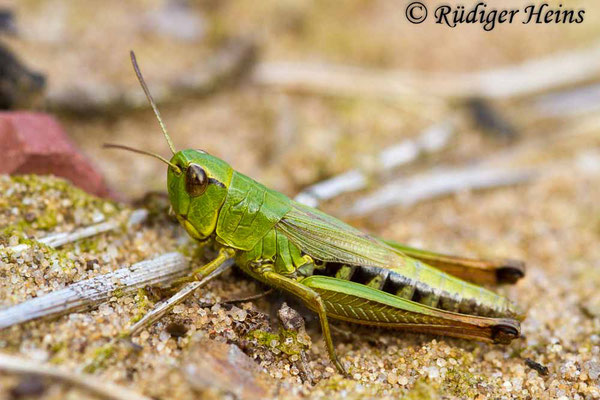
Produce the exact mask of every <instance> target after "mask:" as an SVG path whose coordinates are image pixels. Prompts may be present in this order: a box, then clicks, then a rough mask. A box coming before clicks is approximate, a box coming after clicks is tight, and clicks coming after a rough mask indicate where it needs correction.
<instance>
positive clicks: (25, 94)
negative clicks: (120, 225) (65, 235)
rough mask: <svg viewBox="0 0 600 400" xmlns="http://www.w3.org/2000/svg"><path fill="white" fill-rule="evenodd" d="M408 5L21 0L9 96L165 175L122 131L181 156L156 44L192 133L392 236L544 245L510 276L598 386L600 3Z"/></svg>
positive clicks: (541, 339) (117, 165)
mask: <svg viewBox="0 0 600 400" xmlns="http://www.w3.org/2000/svg"><path fill="white" fill-rule="evenodd" d="M408 3H409V1H388V0H380V1H366V0H349V1H342V2H339V1H336V2H320V1H310V0H308V1H301V0H277V1H270V0H267V1H260V2H255V1H227V0H225V1H217V0H196V1H193V0H189V1H186V0H140V1H134V0H130V1H119V0H105V1H102V2H98V1H77V2H74V1H66V0H47V1H34V0H19V1H16V0H15V1H7V0H4V1H2V2H0V5H1V7H0V8H1V9H2V13H1V15H0V24H1V27H2V28H1V29H2V33H1V34H0V46H1V48H2V52H3V54H4V55H2V57H4V58H3V60H4V61H2V62H1V65H3V66H4V68H0V72H1V73H2V74H4V75H3V76H0V80H2V82H0V89H1V90H3V96H4V98H3V99H0V102H1V104H3V107H4V108H5V109H13V110H37V111H44V112H48V113H51V114H52V115H54V116H55V117H56V118H57V119H58V120H59V122H60V123H61V125H62V127H63V129H64V131H65V132H66V133H67V135H68V136H69V137H70V139H71V140H73V141H74V142H75V143H76V145H77V146H78V147H79V148H80V149H81V151H82V152H83V153H85V154H86V155H87V156H89V157H90V158H91V160H92V162H93V165H94V166H95V167H96V168H97V169H98V171H100V173H101V174H102V175H104V177H105V179H106V182H107V185H108V186H110V187H111V188H112V193H113V195H114V196H115V197H117V198H119V199H121V200H126V201H129V200H135V199H139V198H140V197H142V196H143V195H144V194H146V193H147V192H150V191H164V190H165V181H166V173H165V166H164V164H162V163H160V162H158V161H156V160H154V159H151V158H148V157H143V156H138V155H135V154H132V153H126V152H120V151H116V150H105V149H102V147H101V146H102V144H103V143H105V142H113V143H119V144H126V145H130V146H133V147H136V148H141V149H144V150H148V151H153V152H157V153H159V154H162V155H164V156H167V155H168V154H169V151H168V147H167V144H166V143H165V141H164V138H163V136H162V134H161V132H160V128H159V126H158V123H157V121H156V119H155V117H154V115H153V113H152V111H151V109H150V107H149V105H148V104H147V102H146V100H145V98H144V95H143V92H142V90H141V88H140V87H139V84H138V82H137V79H136V77H135V75H134V73H133V70H132V68H131V63H130V59H129V50H135V52H136V54H137V59H138V62H139V64H140V67H141V69H142V71H143V73H144V76H145V79H146V81H147V83H148V85H149V87H150V90H151V92H152V93H153V95H154V96H155V98H156V100H157V103H158V105H159V108H160V110H161V113H162V117H163V119H164V121H165V123H166V125H167V127H168V129H169V132H170V134H171V136H172V138H173V141H174V143H175V146H176V147H177V149H184V148H200V149H203V150H206V151H208V152H209V153H211V154H214V155H217V156H219V157H221V158H222V159H224V160H226V161H227V162H229V163H230V164H231V165H232V166H233V167H234V168H235V169H237V170H239V171H241V172H243V173H245V174H247V175H250V176H251V177H253V178H255V179H257V180H259V181H261V182H262V183H264V184H266V185H267V186H269V187H272V188H275V189H277V190H279V191H282V192H283V193H285V194H287V195H289V196H290V197H295V196H299V197H298V199H300V200H302V201H305V202H306V203H308V204H311V205H318V206H319V207H321V208H323V209H324V210H326V211H328V212H329V213H331V214H333V215H335V216H338V217H342V218H344V219H345V220H347V221H351V222H353V223H354V224H355V225H357V226H360V227H361V228H363V229H366V230H368V231H370V232H374V233H376V234H378V235H384V236H387V237H390V238H392V239H395V240H399V241H403V242H406V243H409V244H412V245H415V246H423V247H426V248H430V249H433V250H438V251H444V252H449V253H457V254H465V255H474V256H504V257H511V258H519V259H523V260H526V262H527V264H528V268H529V269H528V272H527V274H528V275H527V277H526V278H525V280H524V281H523V282H521V283H520V284H519V285H518V286H517V287H513V288H503V289H502V291H503V293H505V294H508V295H509V296H510V297H511V298H513V299H515V300H516V301H517V302H518V303H520V304H521V305H522V306H523V307H524V308H525V309H528V310H529V314H528V316H527V320H526V322H525V323H524V326H523V332H524V334H525V336H526V339H525V344H524V345H523V346H524V348H525V349H526V350H525V352H527V351H531V353H527V354H537V355H538V356H539V357H542V359H543V360H545V361H546V362H547V363H549V365H550V368H551V370H552V371H554V372H553V373H555V374H556V375H554V378H556V379H566V381H561V382H562V383H560V384H563V385H564V384H565V383H564V382H567V383H566V385H567V387H569V388H571V386H570V385H571V384H573V385H574V386H572V388H574V389H573V391H570V392H569V391H567V389H565V388H564V387H563V388H562V389H560V388H559V383H556V384H555V386H552V385H551V384H550V382H548V386H549V387H553V388H554V389H553V390H554V392H553V393H554V394H555V395H556V396H557V397H559V396H560V395H564V394H568V395H569V397H568V398H573V397H571V396H573V395H574V394H576V393H586V392H585V391H583V392H582V391H580V392H578V390H580V389H577V387H576V386H575V385H576V383H577V382H579V380H578V379H579V378H578V376H579V375H573V376H570V375H568V374H569V373H570V372H569V371H570V370H569V368H570V367H569V365H575V366H576V368H575V369H576V370H578V371H587V369H586V368H588V367H585V365H587V364H585V362H587V361H585V360H586V358H585V356H584V358H582V359H581V360H580V361H577V357H580V356H581V353H579V350H578V349H579V348H581V347H582V346H583V347H586V346H587V348H588V350H589V351H590V352H592V351H594V350H593V349H594V348H595V349H596V350H595V351H596V352H598V334H599V332H600V296H599V295H598V293H597V287H598V285H600V277H599V275H600V274H598V268H600V265H599V261H598V260H600V250H598V246H597V241H598V239H599V235H600V205H598V202H597V199H598V198H599V197H598V196H599V195H600V189H599V188H598V186H599V185H598V182H600V147H599V146H600V114H599V111H600V12H599V11H600V5H599V4H598V3H597V2H592V1H568V2H558V1H550V2H548V4H549V5H550V6H551V7H559V5H560V4H563V3H564V5H562V6H561V7H563V8H573V9H584V10H585V19H584V21H583V22H582V23H579V24H575V23H573V24H563V23H558V24H554V23H550V24H522V23H520V20H519V19H517V21H516V22H515V23H513V24H500V25H497V26H496V27H495V28H494V29H493V30H492V31H484V30H483V29H482V27H481V25H480V24H462V25H460V26H458V27H456V28H449V27H447V26H444V25H439V24H435V23H434V21H433V15H432V13H433V9H434V8H435V7H437V6H439V5H440V4H441V3H438V2H435V1H426V2H425V5H426V6H427V7H429V10H430V11H429V16H428V19H427V20H425V21H424V22H423V23H421V24H412V23H409V22H408V21H407V19H406V16H405V9H406V7H407V5H408ZM446 3H448V4H451V5H457V4H459V3H460V2H455V1H450V2H446ZM488 3H489V4H488V8H491V7H503V8H512V7H515V8H521V9H522V8H523V6H524V4H525V3H524V2H523V1H502V2H500V1H489V2H488ZM469 4H470V3H469ZM473 4H475V3H474V2H473ZM17 61H18V62H17ZM9 67H10V68H9ZM15 82H16V83H15ZM558 303H560V307H558V306H557V304H558ZM557 343H560V345H561V346H562V347H561V350H560V351H557V352H554V353H552V351H553V350H552V351H551V346H554V345H556V344H557ZM544 346H547V347H544ZM536 352H537V353H536ZM561 352H562V353H561ZM587 354H588V355H589V353H587ZM506 357H508V356H506ZM587 359H589V357H588V358H587ZM568 360H570V361H568ZM573 360H575V361H573ZM488 361H490V360H485V362H488ZM482 362H483V361H482ZM553 362H556V364H552V363H553ZM569 362H572V364H568V363H569ZM490 363H491V361H490ZM490 363H488V364H490ZM596 364H597V363H596ZM490 365H491V364H490ZM515 365H516V364H515ZM519 365H521V364H519ZM488 366H489V365H488ZM563 367H564V368H566V369H565V370H563V369H561V368H563ZM596 367H597V368H600V365H597V366H596ZM482 368H483V367H482ZM552 368H554V369H552ZM565 371H566V372H565ZM504 372H505V373H506V374H514V375H515V376H518V374H519V371H517V370H512V369H511V370H510V371H508V370H506V369H505V370H504ZM490 373H491V372H490ZM586 373H587V372H586ZM588 375H589V373H588ZM586 376H587V375H586ZM595 376H596V378H595V379H596V381H590V382H589V385H590V386H591V385H593V384H594V382H596V384H597V382H598V381H597V378H598V374H596V375H595ZM554 378H552V379H554ZM536 379H537V378H536ZM531 382H534V380H531ZM582 382H584V383H586V382H587V381H586V380H582ZM521 383H522V384H523V385H526V383H523V381H522V380H521ZM531 384H532V385H533V384H534V383H531ZM577 384H579V383H577ZM586 384H587V383H586ZM501 385H502V382H499V383H498V388H499V389H498V390H504V389H506V387H504V389H502V387H501ZM504 386H506V385H504ZM560 390H562V392H560ZM569 390H570V389H569ZM581 390H583V389H581ZM534 392H535V391H533V392H532V393H534ZM498 393H500V392H498ZM582 398H583V397H582Z"/></svg>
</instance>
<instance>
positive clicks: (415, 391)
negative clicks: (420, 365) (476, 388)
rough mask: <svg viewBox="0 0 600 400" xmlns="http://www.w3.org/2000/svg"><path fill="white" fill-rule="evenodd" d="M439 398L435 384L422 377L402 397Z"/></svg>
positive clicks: (409, 398)
mask: <svg viewBox="0 0 600 400" xmlns="http://www.w3.org/2000/svg"><path fill="white" fill-rule="evenodd" d="M439 398H441V396H440V394H439V388H438V387H437V385H434V384H432V383H431V382H427V381H425V380H424V379H419V380H417V381H416V382H415V385H414V386H413V388H412V389H411V390H410V391H409V392H408V393H407V394H406V395H405V396H404V397H403V399H405V400H425V399H439ZM470 398H474V397H470Z"/></svg>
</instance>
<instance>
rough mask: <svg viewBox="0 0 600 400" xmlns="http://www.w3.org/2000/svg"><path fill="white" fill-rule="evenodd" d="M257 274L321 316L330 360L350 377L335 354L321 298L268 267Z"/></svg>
mask: <svg viewBox="0 0 600 400" xmlns="http://www.w3.org/2000/svg"><path fill="white" fill-rule="evenodd" d="M255 272H256V273H257V274H259V275H260V277H261V278H262V280H263V281H264V282H265V283H267V284H268V285H270V286H273V287H274V288H277V289H282V290H285V291H286V292H288V293H291V294H293V295H295V296H297V297H299V298H300V299H301V300H302V301H303V302H304V303H305V304H306V305H307V306H308V307H309V308H310V309H311V310H313V311H315V312H316V313H317V314H318V315H319V321H321V330H322V331H323V338H324V339H325V344H326V345H327V352H328V353H329V358H331V362H333V364H334V365H335V366H336V368H337V369H338V371H339V372H340V373H341V374H343V375H346V376H348V372H346V368H344V365H343V364H342V363H341V362H340V360H339V359H338V358H337V356H336V354H335V348H334V347H333V340H332V339H331V331H330V330H329V322H328V321H327V313H326V311H325V305H324V304H323V300H322V299H321V296H320V295H319V294H318V293H317V292H315V291H314V290H312V289H311V288H309V287H307V286H304V285H303V284H302V283H300V282H298V281H296V280H294V279H292V278H288V277H286V276H283V275H280V274H278V273H276V272H274V271H273V270H272V269H270V267H269V266H268V265H263V266H261V267H260V268H259V269H258V270H255Z"/></svg>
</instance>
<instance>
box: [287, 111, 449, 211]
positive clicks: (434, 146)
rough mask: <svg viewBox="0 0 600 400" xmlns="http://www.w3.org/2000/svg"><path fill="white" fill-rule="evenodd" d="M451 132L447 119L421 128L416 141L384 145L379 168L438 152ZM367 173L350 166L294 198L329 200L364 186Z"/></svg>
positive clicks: (316, 202) (308, 201)
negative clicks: (422, 130)
mask: <svg viewBox="0 0 600 400" xmlns="http://www.w3.org/2000/svg"><path fill="white" fill-rule="evenodd" d="M453 132H454V125H453V123H452V122H451V121H446V122H444V123H441V124H436V125H433V126H431V127H429V128H428V129H427V130H425V131H424V132H423V133H422V134H421V135H420V136H419V137H418V138H417V139H416V140H413V139H409V140H405V141H403V142H401V143H398V144H397V145H394V146H391V147H388V148H387V149H385V150H383V151H382V152H381V153H380V154H379V160H378V161H379V166H380V168H379V170H378V171H375V172H384V171H387V170H391V169H393V168H396V167H399V166H401V165H406V164H409V163H411V162H413V161H415V160H416V159H417V158H418V157H420V156H422V155H423V154H426V153H433V152H435V151H439V150H441V149H442V148H444V147H445V146H446V144H447V143H448V142H449V141H450V138H451V137H452V134H453ZM368 182H369V176H368V174H367V172H365V171H361V170H358V169H353V170H350V171H347V172H344V173H343V174H340V175H336V176H334V177H332V178H330V179H327V180H324V181H321V182H318V183H316V184H314V185H312V186H309V187H307V188H306V189H304V190H303V191H302V192H301V193H299V194H298V195H297V196H296V198H295V200H296V201H298V202H300V203H303V204H306V205H308V206H311V207H317V206H318V205H319V203H320V202H321V201H324V200H329V199H332V198H334V197H336V196H339V195H340V194H342V193H349V192H355V191H358V190H361V189H364V188H366V187H367V184H368Z"/></svg>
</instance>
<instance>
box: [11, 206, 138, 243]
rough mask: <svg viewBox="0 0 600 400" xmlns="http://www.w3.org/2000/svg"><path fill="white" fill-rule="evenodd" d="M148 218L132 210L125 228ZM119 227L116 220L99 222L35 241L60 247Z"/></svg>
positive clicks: (119, 223) (52, 234)
mask: <svg viewBox="0 0 600 400" xmlns="http://www.w3.org/2000/svg"><path fill="white" fill-rule="evenodd" d="M147 216H148V211H147V210H144V209H138V210H134V211H133V212H132V213H131V215H130V216H129V219H128V221H127V226H128V227H130V226H134V225H137V224H140V223H141V222H143V221H144V220H145V219H146V217H147ZM119 226H121V222H120V221H118V220H110V221H105V222H100V223H99V224H95V225H90V226H85V227H83V228H79V229H76V230H74V231H72V232H59V233H51V234H50V235H48V236H45V237H43V238H41V239H37V241H38V242H40V243H43V244H45V245H47V246H50V247H60V246H62V245H64V244H67V243H72V242H76V241H78V240H81V239H85V238H88V237H91V236H95V235H99V234H101V233H104V232H109V231H113V230H116V229H118V228H119ZM29 247H30V246H29V245H28V244H18V245H16V246H12V247H8V248H7V250H8V251H9V252H11V253H13V254H16V253H21V252H23V251H25V250H27V249H28V248H29Z"/></svg>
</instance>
